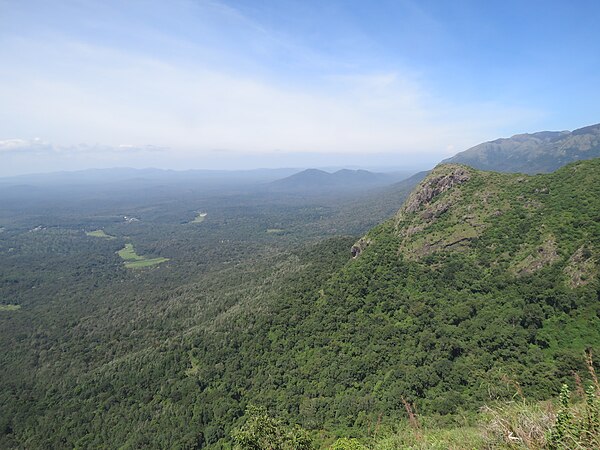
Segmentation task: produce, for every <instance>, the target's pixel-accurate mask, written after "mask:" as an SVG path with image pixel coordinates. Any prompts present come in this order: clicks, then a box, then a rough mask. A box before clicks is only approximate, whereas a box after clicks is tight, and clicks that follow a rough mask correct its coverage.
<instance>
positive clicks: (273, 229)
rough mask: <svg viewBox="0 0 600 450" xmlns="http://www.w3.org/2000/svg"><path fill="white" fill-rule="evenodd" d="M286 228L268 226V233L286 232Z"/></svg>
mask: <svg viewBox="0 0 600 450" xmlns="http://www.w3.org/2000/svg"><path fill="white" fill-rule="evenodd" d="M284 232H285V230H283V229H281V228H267V233H268V234H281V233H284Z"/></svg>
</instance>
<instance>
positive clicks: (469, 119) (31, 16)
mask: <svg viewBox="0 0 600 450" xmlns="http://www.w3.org/2000/svg"><path fill="white" fill-rule="evenodd" d="M599 21H600V2H596V1H569V2H567V1H564V2H559V1H549V0H547V1H535V0H527V1H525V0H521V1H506V0H504V1H459V0H454V1H424V0H421V1H401V0H397V1H391V0H390V1H368V2H367V1H326V0H321V1H307V0H304V1H286V0H278V1H256V0H254V1H243V0H230V1H216V0H215V1H202V0H195V1H191V0H175V1H169V2H158V1H157V2H153V1H139V2H137V1H114V2H111V1H84V0H79V1H56V2H48V1H28V0H14V1H11V0H0V61H1V62H2V63H1V64H0V176H3V175H13V174H17V173H27V172H40V171H44V172H45V171H53V170H73V169H81V168H88V167H115V166H131V167H164V168H175V169H185V168H231V169H239V168H253V167H282V166H288V167H289V166H295V167H310V166H363V167H405V168H426V167H430V166H431V165H433V164H434V163H435V162H437V161H439V160H441V159H443V158H445V157H448V156H450V155H452V154H454V153H456V152H458V151H461V150H464V149H466V148H468V147H470V146H472V145H475V144H477V143H479V142H482V141H486V140H491V139H495V138H497V137H503V136H510V135H513V134H517V133H522V132H533V131H539V130H548V129H550V130H563V129H574V128H578V127H582V126H585V125H590V124H593V123H597V122H600V118H599V117H600V114H599V110H600V89H599V88H598V86H600V50H599V48H600V46H599V44H600V27H599V26H598V23H599Z"/></svg>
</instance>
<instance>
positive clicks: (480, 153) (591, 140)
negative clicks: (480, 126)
mask: <svg viewBox="0 0 600 450" xmlns="http://www.w3.org/2000/svg"><path fill="white" fill-rule="evenodd" d="M597 157H600V124H596V125H591V126H588V127H584V128H580V129H578V130H575V131H542V132H539V133H533V134H517V135H515V136H513V137H510V138H503V139H496V140H495V141H490V142H484V143H483V144H479V145H476V146H475V147H472V148H470V149H468V150H465V151H464V152H460V153H458V154H457V155H455V156H453V157H452V158H449V159H446V160H445V161H443V162H449V163H460V164H466V165H468V166H471V167H474V168H476V169H480V170H493V171H496V172H523V173H530V174H533V173H548V172H553V171H554V170H556V169H558V168H559V167H562V166H564V165H566V164H568V163H570V162H573V161H578V160H581V159H592V158H597Z"/></svg>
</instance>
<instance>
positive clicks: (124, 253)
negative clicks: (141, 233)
mask: <svg viewBox="0 0 600 450" xmlns="http://www.w3.org/2000/svg"><path fill="white" fill-rule="evenodd" d="M117 253H118V254H119V256H120V257H121V258H122V259H123V260H124V261H125V267H126V268H128V269H139V268H143V267H150V266H155V265H157V264H160V263H163V262H166V261H168V260H169V258H148V257H146V256H143V255H138V254H137V253H136V252H135V249H134V248H133V244H125V247H123V248H122V249H121V250H119V251H118V252H117Z"/></svg>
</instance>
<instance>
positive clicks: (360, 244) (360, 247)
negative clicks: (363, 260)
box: [350, 237, 371, 258]
mask: <svg viewBox="0 0 600 450" xmlns="http://www.w3.org/2000/svg"><path fill="white" fill-rule="evenodd" d="M370 243H371V240H370V239H369V238H367V237H363V238H360V239H359V240H358V241H357V242H356V243H355V244H354V245H353V246H352V248H351V249H350V254H351V255H352V258H358V256H359V255H360V254H361V253H362V252H363V251H364V250H365V249H366V248H367V247H368V246H369V244H370Z"/></svg>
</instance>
